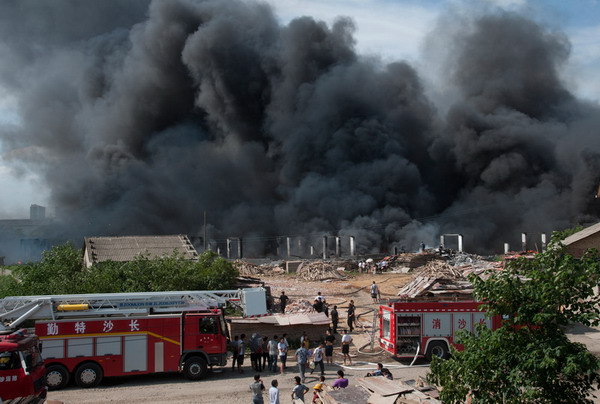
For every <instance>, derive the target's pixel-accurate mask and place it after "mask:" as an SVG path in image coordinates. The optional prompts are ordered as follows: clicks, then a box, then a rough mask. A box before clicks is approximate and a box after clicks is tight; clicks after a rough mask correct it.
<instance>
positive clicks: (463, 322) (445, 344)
mask: <svg viewBox="0 0 600 404" xmlns="http://www.w3.org/2000/svg"><path fill="white" fill-rule="evenodd" d="M480 305H481V303H479V302H474V301H463V302H393V303H389V304H388V305H382V306H379V321H380V324H379V345H380V346H381V348H383V349H384V350H386V351H388V352H390V353H391V354H392V355H393V356H395V357H398V358H413V357H415V356H417V357H425V358H426V359H428V360H431V359H432V357H433V356H434V355H435V356H437V357H440V358H443V359H445V358H447V357H448V356H449V355H450V346H454V347H455V348H456V349H458V350H462V349H463V346H462V345H461V344H460V343H459V341H458V337H457V333H458V332H459V331H462V330H466V331H468V332H475V325H476V324H478V323H481V324H485V325H486V326H487V327H488V328H490V329H497V328H498V327H500V322H501V317H500V316H496V317H493V318H486V316H485V313H484V312H483V311H481V310H480V309H479V307H480Z"/></svg>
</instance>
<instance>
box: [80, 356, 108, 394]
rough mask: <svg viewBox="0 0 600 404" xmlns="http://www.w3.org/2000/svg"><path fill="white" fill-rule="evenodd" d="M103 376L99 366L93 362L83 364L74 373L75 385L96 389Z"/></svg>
mask: <svg viewBox="0 0 600 404" xmlns="http://www.w3.org/2000/svg"><path fill="white" fill-rule="evenodd" d="M103 375H104V372H102V368H101V367H100V366H99V365H97V364H95V363H93V362H88V363H84V364H83V365H81V366H79V367H78V368H77V371H76V372H75V384H77V385H78V386H79V387H86V388H89V387H96V386H97V385H99V384H100V382H101V381H102V377H103Z"/></svg>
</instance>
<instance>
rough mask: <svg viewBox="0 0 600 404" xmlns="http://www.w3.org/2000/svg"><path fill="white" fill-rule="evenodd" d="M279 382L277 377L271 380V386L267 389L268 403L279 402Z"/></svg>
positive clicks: (278, 403)
mask: <svg viewBox="0 0 600 404" xmlns="http://www.w3.org/2000/svg"><path fill="white" fill-rule="evenodd" d="M278 385H279V383H278V382H277V379H273V380H271V388H270V389H269V404H281V403H280V402H279V389H278V388H277V386H278Z"/></svg>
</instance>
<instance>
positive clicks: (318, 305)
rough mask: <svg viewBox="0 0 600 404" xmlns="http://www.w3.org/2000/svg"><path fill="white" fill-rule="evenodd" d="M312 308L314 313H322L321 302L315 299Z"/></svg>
mask: <svg viewBox="0 0 600 404" xmlns="http://www.w3.org/2000/svg"><path fill="white" fill-rule="evenodd" d="M312 307H313V310H314V311H315V312H317V313H321V312H322V311H323V301H322V300H319V299H315V302H314V303H313V305H312Z"/></svg>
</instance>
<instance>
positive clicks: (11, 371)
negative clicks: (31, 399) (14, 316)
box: [0, 329, 46, 402]
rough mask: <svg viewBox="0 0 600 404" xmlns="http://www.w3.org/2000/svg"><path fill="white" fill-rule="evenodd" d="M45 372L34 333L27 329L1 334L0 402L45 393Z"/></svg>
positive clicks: (42, 395)
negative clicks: (28, 331) (29, 332)
mask: <svg viewBox="0 0 600 404" xmlns="http://www.w3.org/2000/svg"><path fill="white" fill-rule="evenodd" d="M45 372H46V370H45V368H44V361H43V360H42V355H41V354H40V351H39V340H38V338H37V337H36V336H35V335H31V334H28V333H27V330H26V329H21V330H18V331H15V332H12V333H10V334H0V402H2V401H3V400H10V399H13V398H17V397H28V396H38V397H41V398H44V397H46V384H45V382H44V375H45Z"/></svg>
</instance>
